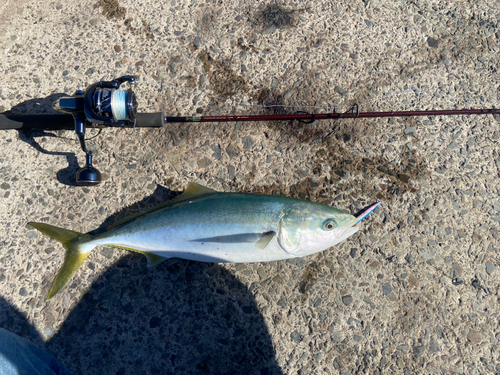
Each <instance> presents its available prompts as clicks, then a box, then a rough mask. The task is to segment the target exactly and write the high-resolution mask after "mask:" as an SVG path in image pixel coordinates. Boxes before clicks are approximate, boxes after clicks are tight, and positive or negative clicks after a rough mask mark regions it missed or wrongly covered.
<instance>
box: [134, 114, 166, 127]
mask: <svg viewBox="0 0 500 375" xmlns="http://www.w3.org/2000/svg"><path fill="white" fill-rule="evenodd" d="M164 119H165V115H164V113H163V112H156V113H138V114H137V122H136V123H135V126H136V127H138V128H163V127H164V126H165V121H164Z"/></svg>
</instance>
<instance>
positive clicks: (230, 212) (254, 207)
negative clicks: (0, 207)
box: [30, 183, 375, 299]
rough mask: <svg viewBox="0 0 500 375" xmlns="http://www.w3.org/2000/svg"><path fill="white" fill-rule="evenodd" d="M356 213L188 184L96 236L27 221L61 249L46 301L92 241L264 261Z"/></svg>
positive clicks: (346, 231) (340, 234)
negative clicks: (62, 257) (171, 196)
mask: <svg viewBox="0 0 500 375" xmlns="http://www.w3.org/2000/svg"><path fill="white" fill-rule="evenodd" d="M374 207H375V206H372V207H371V210H373V208H374ZM366 212H368V210H367V211H365V213H364V214H363V215H364V216H366V215H367V213H366ZM364 216H363V217H364ZM358 218H359V217H358ZM358 218H357V217H355V216H353V215H351V214H349V213H346V212H343V211H340V210H338V209H336V208H333V207H330V206H326V205H322V204H318V203H314V202H310V201H304V200H300V199H295V198H288V197H281V196H271V195H258V194H244V193H221V192H217V191H214V190H211V189H208V188H205V187H202V186H200V185H197V184H193V183H192V184H190V185H189V187H188V188H187V189H186V190H185V192H184V193H183V194H181V195H180V196H179V197H177V198H175V199H173V200H172V201H169V202H167V203H165V204H163V205H160V206H158V207H155V208H153V209H151V210H148V211H146V212H145V213H142V214H138V215H134V216H132V217H130V218H128V219H125V220H124V221H123V222H121V223H119V224H117V225H116V226H114V227H113V228H111V229H110V230H108V231H107V232H105V233H103V234H100V235H97V236H94V237H93V236H90V235H87V234H81V233H78V232H73V231H68V230H66V229H62V228H58V227H54V226H51V225H48V224H44V223H30V224H31V225H32V226H33V227H35V228H37V229H38V230H40V231H41V232H43V233H45V234H46V235H48V236H50V237H52V238H54V239H56V240H58V241H59V242H61V243H62V244H63V245H64V247H65V248H66V250H67V251H66V257H65V261H64V264H63V266H62V268H61V270H60V271H59V273H58V275H57V276H56V279H55V281H54V284H53V286H52V289H51V291H50V292H49V296H48V298H49V299H50V298H51V297H53V296H54V295H55V294H56V293H57V292H59V291H60V290H61V289H62V288H63V287H64V285H66V283H67V282H68V281H69V280H70V279H71V277H72V276H73V274H74V273H75V272H76V270H77V269H78V267H79V266H80V264H81V263H82V262H83V261H84V260H85V258H86V257H87V255H88V254H89V253H90V252H91V251H92V250H93V249H94V248H95V247H96V246H114V247H119V248H125V249H128V250H132V251H137V252H140V253H143V254H144V255H146V256H147V258H148V264H149V265H153V264H156V263H159V262H161V261H162V260H164V259H168V258H172V257H177V258H183V259H189V260H195V261H202V262H232V263H242V262H265V261H273V260H281V259H289V258H294V257H302V256H306V255H310V254H314V253H317V252H319V251H322V250H325V249H327V248H329V247H331V246H334V245H336V244H338V243H340V242H342V241H344V240H345V239H347V238H348V237H350V236H351V235H353V234H354V233H356V231H357V230H358V226H357V225H356V224H357V222H358ZM359 220H361V219H359Z"/></svg>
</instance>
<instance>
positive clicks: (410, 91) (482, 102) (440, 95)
mask: <svg viewBox="0 0 500 375" xmlns="http://www.w3.org/2000/svg"><path fill="white" fill-rule="evenodd" d="M142 83H145V84H150V85H158V86H161V87H166V88H169V89H173V90H175V91H178V92H184V93H189V94H193V95H197V96H199V95H203V96H205V97H207V98H211V99H215V100H217V101H218V102H223V103H227V102H229V103H231V104H233V105H236V106H240V107H251V108H262V109H272V108H283V109H287V108H288V109H309V110H311V109H314V110H327V111H331V110H333V111H334V112H337V111H338V112H342V111H346V112H349V111H351V110H353V109H354V108H356V107H359V108H361V107H366V106H368V105H371V104H374V103H377V102H381V101H386V100H388V99H389V98H393V97H398V96H414V95H415V96H432V97H434V98H437V99H448V100H450V101H453V102H456V101H459V100H462V101H464V102H465V103H472V104H478V105H483V106H484V105H487V104H492V105H495V106H498V105H499V104H500V103H499V102H498V101H494V100H487V101H485V100H474V99H470V98H467V97H462V96H457V95H451V94H446V93H440V92H433V91H422V90H418V89H413V88H412V87H411V86H410V87H409V88H408V89H407V90H406V91H398V92H392V93H386V94H383V95H381V96H379V97H376V98H375V99H372V100H369V101H367V102H364V103H360V104H357V105H353V106H349V107H347V106H311V105H285V104H273V105H265V104H257V103H250V102H243V101H238V100H236V99H230V98H222V97H220V96H216V95H212V94H209V93H207V92H205V91H202V90H190V89H187V88H184V87H178V86H173V85H170V84H166V83H163V82H159V81H143V82H142Z"/></svg>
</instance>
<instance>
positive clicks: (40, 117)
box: [0, 93, 82, 186]
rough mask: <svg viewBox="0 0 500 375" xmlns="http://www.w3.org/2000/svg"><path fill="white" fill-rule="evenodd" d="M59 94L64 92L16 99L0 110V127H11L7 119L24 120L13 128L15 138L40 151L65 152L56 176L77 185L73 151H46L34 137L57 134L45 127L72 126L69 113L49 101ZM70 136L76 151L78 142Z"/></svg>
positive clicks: (48, 136) (71, 128) (50, 153)
mask: <svg viewBox="0 0 500 375" xmlns="http://www.w3.org/2000/svg"><path fill="white" fill-rule="evenodd" d="M62 96H65V94H62V93H58V94H52V95H50V96H48V97H46V98H36V99H30V100H27V101H25V102H22V103H19V104H18V105H16V106H14V107H13V108H12V109H11V110H10V111H8V112H3V113H0V129H12V128H11V127H10V126H12V123H9V122H8V121H9V120H11V121H15V122H17V123H18V126H21V125H19V124H21V123H24V124H23V125H22V127H21V128H17V129H16V130H17V131H18V132H19V139H21V140H22V141H24V142H26V143H27V144H29V145H30V146H31V147H33V148H34V149H35V150H37V151H38V152H40V153H42V154H47V155H63V156H66V159H67V161H68V167H66V168H63V169H61V170H59V171H58V172H57V180H58V181H59V182H60V183H62V184H64V185H69V186H77V183H76V172H77V171H78V170H79V169H80V166H79V164H78V160H77V157H76V154H75V153H73V152H58V151H49V150H46V149H44V148H43V147H42V146H40V144H39V143H38V142H37V141H36V138H39V137H47V138H50V137H52V138H58V137H60V136H59V135H56V134H54V133H50V132H49V133H47V132H46V131H45V130H58V129H66V130H68V129H69V130H74V129H75V126H74V121H73V120H72V118H71V116H69V115H66V116H64V115H62V114H61V113H59V112H57V111H56V110H55V109H53V107H52V103H53V102H55V101H56V100H58V99H59V98H61V97H62ZM68 116H69V117H68ZM68 119H69V120H68ZM4 122H5V123H4ZM74 139H75V151H76V152H78V151H79V150H80V145H79V144H78V142H77V139H76V137H74ZM81 152H82V151H81Z"/></svg>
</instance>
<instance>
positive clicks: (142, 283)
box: [0, 0, 500, 375]
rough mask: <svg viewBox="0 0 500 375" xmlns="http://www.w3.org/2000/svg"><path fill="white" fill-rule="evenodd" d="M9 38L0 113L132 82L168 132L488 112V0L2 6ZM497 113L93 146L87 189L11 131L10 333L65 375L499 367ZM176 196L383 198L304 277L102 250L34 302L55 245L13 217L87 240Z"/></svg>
mask: <svg viewBox="0 0 500 375" xmlns="http://www.w3.org/2000/svg"><path fill="white" fill-rule="evenodd" d="M0 36H1V38H0V51H1V58H0V71H1V74H0V112H2V111H7V110H12V111H13V112H16V113H51V112H52V109H51V103H52V101H53V100H54V98H56V97H58V96H60V94H62V93H66V94H71V93H73V92H74V91H75V90H77V89H84V88H85V87H87V86H88V85H90V84H91V83H94V82H96V81H98V80H109V79H112V78H115V77H117V76H120V75H124V74H134V75H137V76H139V77H140V78H139V84H138V85H137V86H136V88H135V91H136V93H137V95H138V98H139V104H140V110H141V111H142V112H154V111H165V113H166V114H168V115H170V116H176V115H196V114H200V113H203V114H205V115H212V114H214V115H215V114H231V113H235V114H236V113H242V114H249V113H261V114H266V113H279V112H289V113H293V112H295V111H309V112H311V111H318V112H325V111H331V110H333V108H334V107H336V108H337V111H346V110H349V108H350V106H352V105H354V104H356V103H357V104H361V105H362V106H361V110H363V111H375V110H377V111H391V110H412V109H413V110H417V109H421V110H424V109H452V108H470V107H477V108H491V107H495V106H498V105H499V97H500V92H499V87H500V79H499V78H498V70H499V62H498V61H499V59H498V57H499V49H500V3H499V2H498V1H484V0H474V1H473V0H470V1H432V0H430V1H429V0H422V1H420V0H419V1H406V0H398V1H395V0H394V1H392V0H390V1H379V0H364V1H361V0H352V1H348V0H340V1H331V0H321V1H313V0H311V1H308V0H296V1H287V2H282V1H276V2H272V1H270V2H262V1H256V0H249V1H244V0H241V1H236V0H235V1H226V0H220V1H214V0H204V1H194V0H193V1H189V0H188V1H180V0H170V1H152V0H135V1H133V0H89V1H87V0H81V1H74V0H70V1H40V0H17V1H13V0H2V1H0ZM250 103H251V104H254V105H253V106H249V105H248V104H250ZM272 105H281V107H267V108H264V106H272ZM499 120H500V117H497V118H495V117H494V116H492V115H487V116H454V117H453V116H448V117H420V118H394V119H389V120H388V119H379V120H369V119H351V120H347V119H346V120H342V121H324V122H320V121H317V122H315V123H313V124H302V123H298V122H288V123H269V122H267V123H266V122H263V123H212V124H194V125H176V124H169V125H168V126H167V127H165V128H164V129H160V130H157V129H153V130H147V129H135V130H132V129H128V130H127V129H125V130H124V129H105V130H103V131H102V132H101V133H100V134H98V132H97V131H96V130H90V131H89V132H88V135H87V137H88V138H89V141H88V142H89V145H92V147H93V149H94V150H96V152H97V155H96V157H95V159H94V164H95V165H96V166H97V167H98V168H99V169H100V170H101V172H103V174H104V178H105V181H104V182H103V183H102V184H101V185H100V186H97V187H88V188H82V187H78V186H76V184H75V177H74V174H75V171H76V170H77V169H78V168H79V166H82V165H83V163H84V157H83V156H84V154H83V152H82V151H81V150H79V146H78V143H77V142H76V137H75V135H74V133H73V132H71V131H52V132H49V131H46V132H42V131H32V132H27V131H24V132H19V131H16V130H9V131H2V133H1V135H0V228H1V230H0V233H1V234H0V246H1V247H0V296H1V297H0V326H1V327H4V328H6V329H9V330H11V331H13V332H15V333H17V334H20V335H21V336H23V337H27V338H29V339H31V340H33V341H34V342H36V343H37V344H39V345H41V346H42V347H44V348H46V350H48V351H49V352H50V353H52V354H54V355H55V356H57V357H58V358H59V359H61V360H62V361H63V362H64V363H66V365H67V366H68V367H69V368H70V370H71V372H72V373H73V374H119V375H124V374H234V373H248V374H301V375H304V374H342V375H347V374H455V373H457V374H490V373H491V374H495V373H500V365H499V364H500V348H499V340H500V325H499V322H500V316H499V313H500V300H499V297H500V296H499V282H500V258H499V250H500V245H499V239H498V236H499V224H500V197H499V193H500V182H499V178H498V177H499V167H500V155H499V152H500V151H499V139H500V122H499ZM96 135H97V136H96ZM93 136H96V137H95V138H93V139H90V138H91V137H93ZM190 181H195V182H199V183H201V184H204V185H206V186H208V187H211V188H214V189H218V190H221V191H245V192H260V193H267V194H281V195H287V196H294V197H300V198H303V199H311V200H314V201H318V202H322V203H326V204H332V205H334V206H336V207H338V208H340V209H343V210H346V211H350V212H353V213H355V212H357V211H359V210H360V209H361V208H363V207H365V206H366V205H368V204H370V203H373V202H375V201H377V200H382V201H383V204H382V205H381V206H380V207H379V208H378V209H377V210H376V212H375V213H374V214H372V215H371V216H370V217H369V218H368V219H367V220H366V221H365V222H364V223H363V225H362V228H361V230H360V231H359V232H358V233H359V234H357V235H356V236H354V237H353V238H351V239H349V240H347V241H346V242H344V243H343V244H341V245H339V246H337V247H335V248H332V249H329V250H327V251H324V252H322V253H319V254H317V255H314V256H310V257H307V258H304V259H296V260H294V261H279V262H272V263H267V264H264V263H263V264H238V265H231V264H229V265H218V264H203V263H195V262H188V261H183V260H175V259H173V260H169V261H166V262H164V263H162V264H160V265H158V266H157V267H153V268H149V269H148V268H147V267H146V260H145V258H144V257H143V256H141V255H138V254H131V253H130V252H127V251H125V250H118V249H110V248H100V249H97V250H96V251H94V252H93V253H92V254H91V255H90V256H89V258H87V260H86V261H85V263H84V264H83V266H82V267H81V269H80V270H79V271H78V272H77V274H76V276H75V277H74V279H73V280H72V281H71V282H70V284H69V285H68V286H67V287H66V288H65V289H64V290H63V291H62V292H61V293H60V294H59V295H57V296H56V297H55V298H53V299H52V300H51V301H50V302H46V301H45V296H46V294H47V292H48V289H49V287H50V284H51V282H52V280H53V278H54V276H55V273H56V272H57V270H58V269H59V267H60V265H61V264H62V260H63V256H64V250H63V248H62V246H60V245H59V244H58V243H56V242H54V241H50V240H48V239H47V238H46V237H44V236H43V235H41V234H39V233H37V232H36V231H35V230H34V229H32V228H30V227H28V226H27V225H26V223H27V222H29V221H42V222H47V223H50V224H54V225H58V226H63V227H66V228H69V229H73V230H78V231H82V232H90V233H96V232H97V231H103V230H105V229H106V228H107V227H108V226H109V225H110V224H112V223H114V222H116V221H117V220H118V219H120V218H122V217H124V216H126V215H129V214H133V213H137V212H140V211H141V210H143V209H145V208H147V207H152V206H154V205H155V204H157V203H159V202H163V201H165V200H167V199H169V198H171V197H173V196H174V194H175V193H176V192H179V191H182V190H183V189H184V188H185V187H186V186H187V184H188V183H189V182H190Z"/></svg>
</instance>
